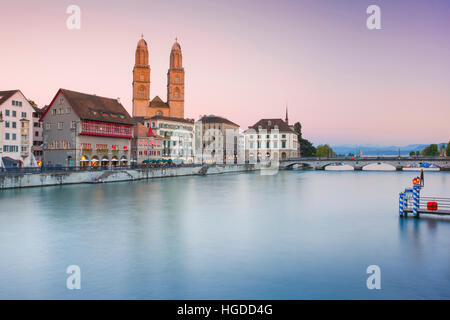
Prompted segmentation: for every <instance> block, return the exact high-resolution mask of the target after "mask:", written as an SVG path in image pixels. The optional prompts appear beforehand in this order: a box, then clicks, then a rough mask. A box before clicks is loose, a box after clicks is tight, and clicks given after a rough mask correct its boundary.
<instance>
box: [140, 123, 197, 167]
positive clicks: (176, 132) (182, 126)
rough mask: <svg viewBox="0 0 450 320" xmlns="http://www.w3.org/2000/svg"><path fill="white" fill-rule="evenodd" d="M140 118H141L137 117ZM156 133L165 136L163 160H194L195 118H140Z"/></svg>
mask: <svg viewBox="0 0 450 320" xmlns="http://www.w3.org/2000/svg"><path fill="white" fill-rule="evenodd" d="M135 119H139V118H135ZM140 121H141V122H142V123H143V124H144V125H145V126H146V127H147V128H148V129H152V131H153V132H154V134H156V135H159V136H161V137H162V138H163V140H162V160H172V161H173V162H183V163H192V162H194V120H193V119H184V118H176V117H166V116H153V117H151V118H142V119H141V120H140Z"/></svg>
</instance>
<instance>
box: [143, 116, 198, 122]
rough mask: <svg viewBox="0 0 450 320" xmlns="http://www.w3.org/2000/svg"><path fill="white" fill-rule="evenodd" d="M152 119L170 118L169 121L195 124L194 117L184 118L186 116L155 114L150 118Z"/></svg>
mask: <svg viewBox="0 0 450 320" xmlns="http://www.w3.org/2000/svg"><path fill="white" fill-rule="evenodd" d="M150 120H168V121H174V122H183V123H189V124H194V120H193V119H184V118H176V117H166V116H153V117H151V118H150Z"/></svg>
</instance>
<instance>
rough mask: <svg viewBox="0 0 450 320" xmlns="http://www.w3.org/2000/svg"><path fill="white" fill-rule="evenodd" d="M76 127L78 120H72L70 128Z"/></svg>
mask: <svg viewBox="0 0 450 320" xmlns="http://www.w3.org/2000/svg"><path fill="white" fill-rule="evenodd" d="M76 127H77V122H76V121H75V120H72V122H71V123H70V128H71V129H75V128H76Z"/></svg>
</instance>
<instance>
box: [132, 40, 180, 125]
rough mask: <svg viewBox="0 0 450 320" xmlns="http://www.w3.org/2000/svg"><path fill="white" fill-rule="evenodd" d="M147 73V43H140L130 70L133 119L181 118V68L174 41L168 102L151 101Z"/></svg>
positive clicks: (157, 97) (149, 71) (156, 97)
mask: <svg viewBox="0 0 450 320" xmlns="http://www.w3.org/2000/svg"><path fill="white" fill-rule="evenodd" d="M150 73H151V68H150V64H149V58H148V46H147V42H146V41H145V40H144V37H143V36H142V39H140V40H139V42H138V44H137V48H136V57H135V65H134V69H133V117H144V118H150V117H153V116H165V117H175V118H184V68H183V56H182V53H181V47H180V44H179V43H178V41H177V40H176V41H175V43H174V44H173V46H172V50H171V52H170V63H169V71H168V72H167V102H164V101H163V100H162V99H161V98H160V97H159V96H155V97H154V98H153V99H152V100H151V101H150V83H151V82H150Z"/></svg>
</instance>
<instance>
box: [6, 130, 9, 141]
mask: <svg viewBox="0 0 450 320" xmlns="http://www.w3.org/2000/svg"><path fill="white" fill-rule="evenodd" d="M5 140H9V132H6V133H5Z"/></svg>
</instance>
